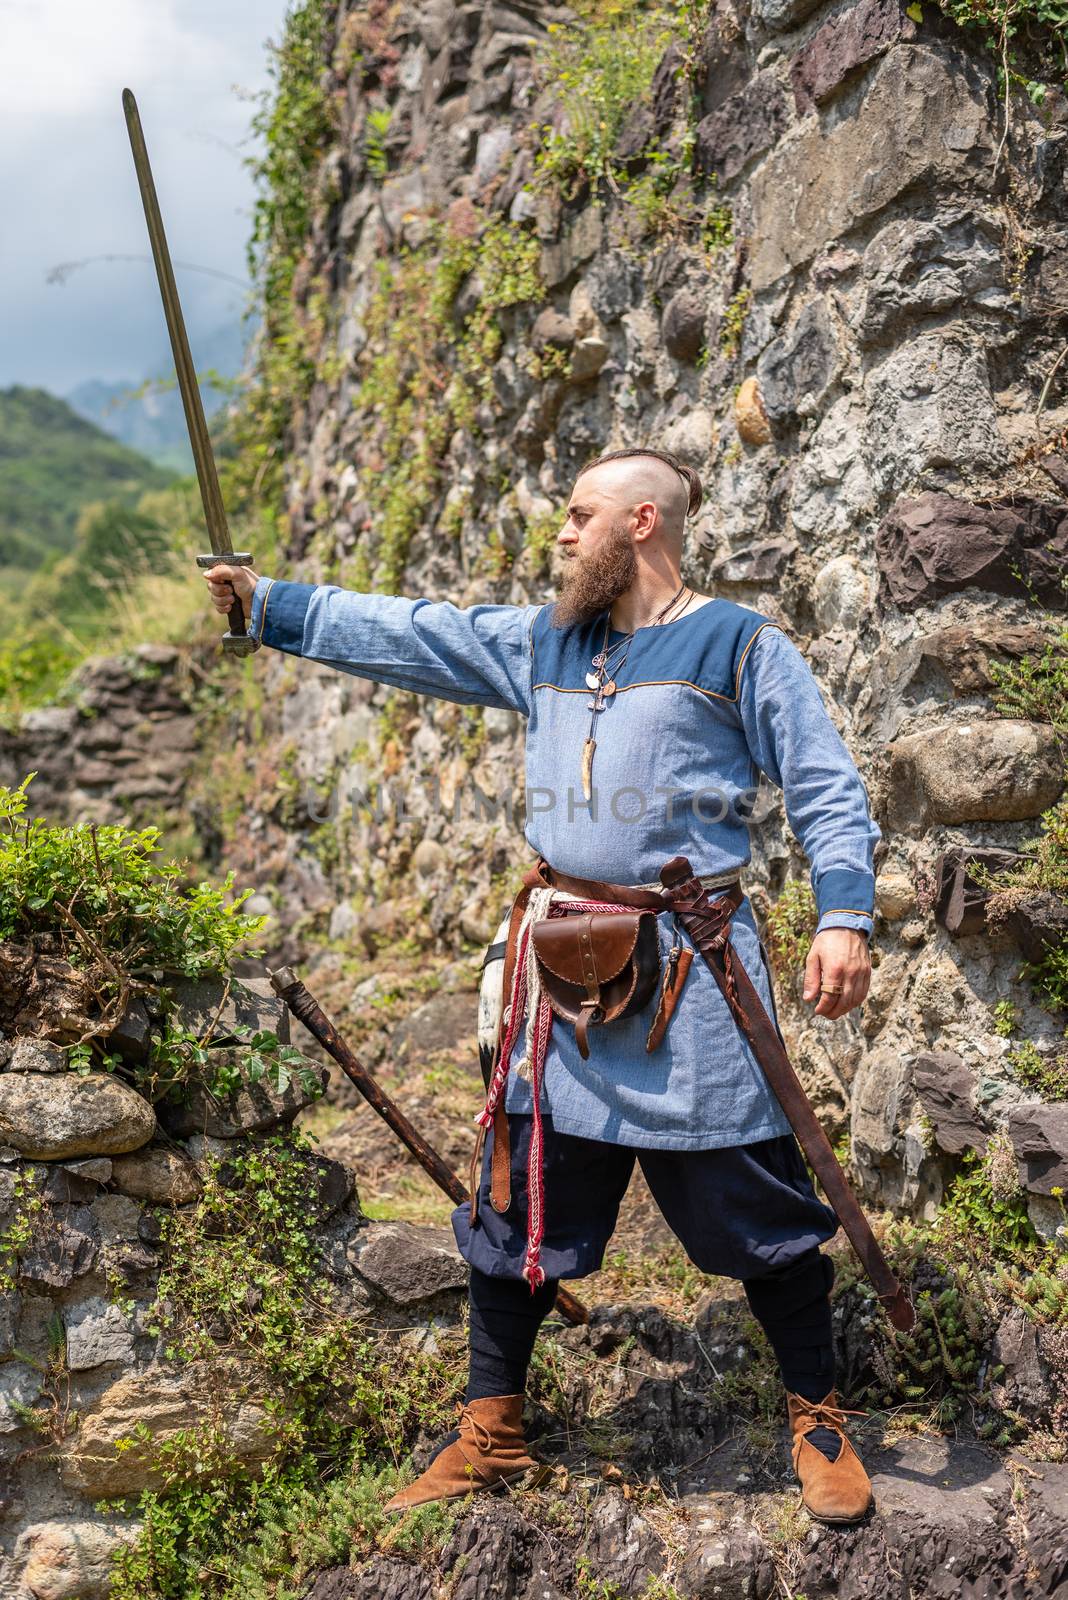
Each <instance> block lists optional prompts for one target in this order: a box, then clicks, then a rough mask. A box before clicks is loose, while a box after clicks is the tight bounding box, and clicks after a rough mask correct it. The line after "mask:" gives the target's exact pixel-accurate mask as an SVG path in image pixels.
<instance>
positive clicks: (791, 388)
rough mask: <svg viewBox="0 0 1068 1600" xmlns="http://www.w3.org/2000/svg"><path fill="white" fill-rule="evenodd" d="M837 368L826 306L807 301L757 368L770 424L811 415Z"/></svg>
mask: <svg viewBox="0 0 1068 1600" xmlns="http://www.w3.org/2000/svg"><path fill="white" fill-rule="evenodd" d="M837 367H838V346H837V344H836V342H835V338H834V334H833V332H832V329H831V323H830V318H829V316H828V314H827V307H826V303H825V302H824V300H823V298H822V297H821V298H820V299H818V300H810V301H809V303H808V305H806V306H805V308H804V310H803V311H802V312H801V315H800V316H799V317H798V319H797V321H796V322H795V323H794V325H793V327H792V328H791V329H790V331H789V332H788V333H785V334H783V335H782V336H781V337H780V338H778V339H773V340H772V342H771V344H769V345H768V347H767V349H766V350H765V351H764V354H763V355H762V356H761V358H760V361H759V363H758V365H757V377H758V378H759V379H760V391H761V394H762V395H763V397H764V405H765V407H766V408H767V413H768V416H769V417H770V418H771V420H772V422H786V421H788V420H789V418H791V417H795V416H799V417H808V416H813V415H814V414H815V413H816V412H817V411H818V410H819V408H820V405H821V403H822V401H823V398H824V396H825V394H826V393H827V390H828V388H829V387H830V385H831V382H832V381H833V379H834V375H835V372H836V370H837Z"/></svg>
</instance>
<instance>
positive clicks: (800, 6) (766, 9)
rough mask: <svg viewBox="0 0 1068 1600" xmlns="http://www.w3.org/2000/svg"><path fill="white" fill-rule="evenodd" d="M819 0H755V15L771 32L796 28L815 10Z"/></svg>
mask: <svg viewBox="0 0 1068 1600" xmlns="http://www.w3.org/2000/svg"><path fill="white" fill-rule="evenodd" d="M818 4H819V0H754V4H753V16H754V18H755V20H756V21H757V22H759V23H761V24H762V25H763V26H764V27H765V28H767V29H768V31H769V33H781V32H782V31H783V29H784V28H794V27H796V26H797V24H798V23H799V22H804V20H805V18H806V17H807V16H809V15H810V13H811V12H813V11H815V9H816V7H817V5H818Z"/></svg>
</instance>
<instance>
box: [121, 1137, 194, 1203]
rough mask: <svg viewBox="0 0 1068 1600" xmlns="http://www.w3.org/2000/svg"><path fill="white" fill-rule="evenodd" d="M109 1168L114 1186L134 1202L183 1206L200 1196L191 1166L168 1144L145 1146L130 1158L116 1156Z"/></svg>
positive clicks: (189, 1162)
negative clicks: (143, 1201)
mask: <svg viewBox="0 0 1068 1600" xmlns="http://www.w3.org/2000/svg"><path fill="white" fill-rule="evenodd" d="M111 1165H112V1183H113V1185H114V1187H115V1188H116V1189H117V1190H118V1192H119V1194H124V1195H129V1196H130V1197H131V1199H134V1200H146V1201H148V1203H149V1204H150V1205H169V1206H184V1205H188V1204H189V1202H190V1201H192V1200H195V1199H196V1197H197V1195H198V1194H199V1193H200V1179H199V1178H198V1176H197V1171H196V1168H195V1167H194V1165H193V1163H192V1162H191V1161H190V1160H189V1159H188V1158H187V1157H185V1156H183V1155H182V1154H181V1153H180V1152H179V1151H177V1150H172V1149H170V1147H169V1146H167V1145H145V1146H144V1147H143V1148H142V1149H140V1150H135V1151H133V1152H132V1153H131V1154H130V1155H124V1156H115V1157H114V1159H113V1161H112V1164H111Z"/></svg>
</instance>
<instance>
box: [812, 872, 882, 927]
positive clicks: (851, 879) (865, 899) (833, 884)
mask: <svg viewBox="0 0 1068 1600" xmlns="http://www.w3.org/2000/svg"><path fill="white" fill-rule="evenodd" d="M816 908H817V911H818V913H819V924H818V927H817V932H819V931H820V930H822V929H823V928H859V929H861V930H862V931H863V932H864V933H868V934H870V933H871V930H872V923H873V913H874V910H875V876H874V874H873V873H870V872H857V871H854V870H853V869H851V868H849V867H832V868H831V870H830V871H829V872H824V873H822V874H821V876H820V878H819V880H818V881H817V883H816Z"/></svg>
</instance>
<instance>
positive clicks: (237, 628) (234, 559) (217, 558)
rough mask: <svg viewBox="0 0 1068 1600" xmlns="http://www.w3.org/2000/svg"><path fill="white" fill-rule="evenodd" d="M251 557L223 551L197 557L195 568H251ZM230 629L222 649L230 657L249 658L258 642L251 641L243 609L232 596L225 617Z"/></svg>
mask: <svg viewBox="0 0 1068 1600" xmlns="http://www.w3.org/2000/svg"><path fill="white" fill-rule="evenodd" d="M251 565H252V557H251V555H249V553H248V551H247V550H239V551H234V550H224V551H222V552H220V554H219V555H210V556H197V566H198V567H200V568H201V569H202V570H203V571H205V572H210V570H211V568H212V567H218V566H227V567H251ZM226 620H227V622H229V624H230V627H229V630H228V632H226V633H224V634H223V636H222V647H223V649H224V650H226V651H229V653H230V655H232V656H250V655H252V653H253V652H254V651H256V650H258V649H259V647H260V641H259V640H258V639H253V638H252V637H251V636H250V634H249V631H248V628H247V627H246V625H245V608H244V606H243V605H242V604H241V601H240V600H239V599H238V598H237V596H236V595H235V596H234V603H233V605H232V606H231V607H230V610H229V611H228V612H227V616H226Z"/></svg>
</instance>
